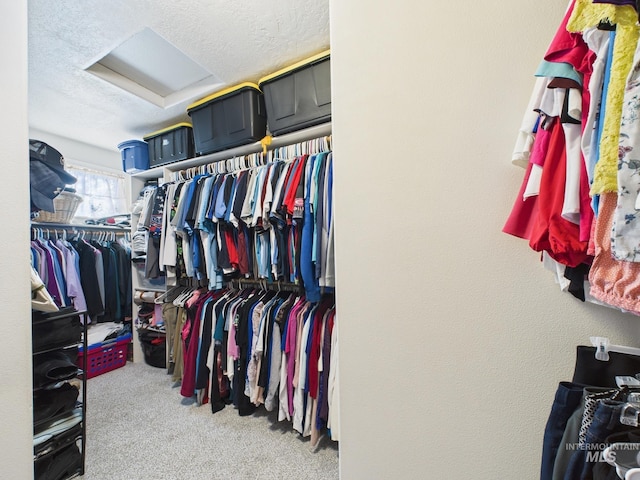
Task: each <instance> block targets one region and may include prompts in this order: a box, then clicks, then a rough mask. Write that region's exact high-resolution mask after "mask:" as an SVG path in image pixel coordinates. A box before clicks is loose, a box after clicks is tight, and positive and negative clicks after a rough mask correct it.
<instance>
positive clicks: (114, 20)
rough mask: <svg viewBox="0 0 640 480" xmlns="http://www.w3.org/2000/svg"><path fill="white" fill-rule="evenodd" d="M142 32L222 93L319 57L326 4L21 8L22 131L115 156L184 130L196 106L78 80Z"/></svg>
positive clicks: (150, 1) (121, 0) (266, 0)
mask: <svg viewBox="0 0 640 480" xmlns="http://www.w3.org/2000/svg"><path fill="white" fill-rule="evenodd" d="M145 27H148V28H151V29H152V30H154V31H155V32H156V33H158V34H159V35H160V36H162V37H163V38H165V39H166V40H168V41H169V42H170V43H172V44H173V45H175V46H176V47H178V48H179V49H180V50H182V51H183V52H184V53H185V54H186V55H187V56H189V57H191V58H192V59H193V60H195V61H196V62H198V63H199V64H200V65H202V66H203V67H205V68H206V69H207V70H209V71H210V72H211V73H213V74H214V75H215V76H217V77H218V78H220V79H221V80H222V81H223V82H224V83H225V85H224V87H227V86H232V85H234V84H237V83H240V82H244V81H253V82H257V80H258V79H259V78H260V77H261V76H264V75H266V74H268V73H271V72H273V71H275V70H277V69H279V68H282V67H285V66H287V65H289V64H291V63H294V62H296V61H298V60H300V59H303V58H306V57H308V56H311V55H313V54H315V53H317V52H320V51H322V50H324V49H326V48H328V47H329V2H328V0H263V1H256V0H254V1H251V0H233V1H231V2H230V1H222V0H172V1H158V0H155V1H154V0H110V1H107V2H105V1H104V0H82V1H77V0H57V1H51V0H29V125H30V127H32V128H35V129H38V130H42V131H45V132H50V133H53V134H56V135H59V136H63V137H67V138H71V139H73V140H78V141H81V142H84V143H89V144H92V145H96V146H100V147H103V148H108V149H111V150H116V146H117V144H118V143H120V142H121V141H124V140H129V139H133V138H142V137H143V136H144V135H145V134H147V133H150V132H153V131H155V130H158V129H160V128H164V127H166V126H169V125H172V124H174V123H178V122H181V121H185V120H186V121H188V120H189V117H188V116H187V114H186V106H187V105H189V104H190V103H192V102H193V101H194V100H198V98H192V99H189V100H187V101H184V102H182V103H179V104H177V105H175V106H172V107H170V108H167V109H163V108H160V107H157V106H155V105H153V104H151V103H149V102H147V101H145V100H142V99H140V98H138V97H136V96H135V95H133V94H131V93H128V92H125V91H124V90H121V89H119V88H118V87H115V86H113V85H111V84H109V83H107V82H105V81H103V80H101V79H99V78H97V77H95V76H93V75H92V74H90V73H87V72H85V71H84V69H85V68H87V67H88V66H90V65H91V64H93V63H94V62H96V61H97V60H99V59H100V58H102V57H103V56H104V55H105V54H106V53H108V52H109V51H111V50H112V49H113V48H115V47H116V46H118V45H119V44H120V43H122V42H123V41H124V40H126V39H127V38H129V37H131V36H132V35H134V34H135V33H137V32H139V31H140V30H142V29H143V28H145ZM224 87H221V88H224ZM208 93H210V92H208ZM202 96H203V95H201V96H200V97H202Z"/></svg>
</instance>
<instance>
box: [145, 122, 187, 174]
mask: <svg viewBox="0 0 640 480" xmlns="http://www.w3.org/2000/svg"><path fill="white" fill-rule="evenodd" d="M143 138H144V140H145V141H146V142H147V144H148V145H149V167H151V168H152V167H158V166H160V165H166V164H167V163H172V162H179V161H180V160H186V159H187V158H193V157H194V147H193V129H192V127H191V125H190V124H188V123H178V124H177V125H172V126H171V127H167V128H164V129H162V130H158V131H157V132H153V133H150V134H149V135H147V136H145V137H143Z"/></svg>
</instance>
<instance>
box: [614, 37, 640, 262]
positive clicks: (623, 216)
mask: <svg viewBox="0 0 640 480" xmlns="http://www.w3.org/2000/svg"><path fill="white" fill-rule="evenodd" d="M639 194H640V54H639V50H638V49H637V50H636V53H635V58H634V66H633V70H632V71H631V73H630V74H629V78H628V80H627V86H626V88H625V92H624V102H623V107H622V119H621V122H620V143H619V146H618V201H617V205H616V210H615V214H614V219H613V226H612V229H611V253H612V255H613V256H614V258H616V259H618V260H626V261H629V262H640V208H638V207H640V198H639Z"/></svg>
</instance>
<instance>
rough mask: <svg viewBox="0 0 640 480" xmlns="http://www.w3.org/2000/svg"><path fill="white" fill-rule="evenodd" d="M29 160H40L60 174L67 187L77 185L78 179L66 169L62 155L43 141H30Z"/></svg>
mask: <svg viewBox="0 0 640 480" xmlns="http://www.w3.org/2000/svg"><path fill="white" fill-rule="evenodd" d="M29 160H38V161H40V162H42V163H43V164H45V165H46V166H47V167H49V168H50V169H52V170H53V171H54V172H55V173H57V174H58V176H59V177H60V179H61V180H62V181H63V182H64V183H65V185H68V184H71V183H76V181H77V179H76V177H74V176H73V175H71V174H69V173H67V172H66V171H65V169H64V157H63V156H62V154H61V153H60V152H59V151H58V150H56V149H55V148H53V147H52V146H51V145H48V144H46V143H45V142H43V141H41V140H33V139H29Z"/></svg>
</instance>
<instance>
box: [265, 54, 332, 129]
mask: <svg viewBox="0 0 640 480" xmlns="http://www.w3.org/2000/svg"><path fill="white" fill-rule="evenodd" d="M258 84H259V86H260V89H261V90H262V92H263V93H264V100H265V106H266V108H267V124H268V126H269V131H270V132H271V134H272V135H282V134H283V133H289V132H293V131H296V130H300V129H302V128H307V127H312V126H313V125H318V124H320V123H326V122H329V121H331V61H330V54H329V51H325V52H322V53H319V54H317V55H314V56H313V57H311V58H308V59H306V60H303V61H301V62H298V63H296V64H294V65H291V66H289V67H287V68H284V69H282V70H279V71H277V72H275V73H272V74H271V75H268V76H266V77H263V78H261V79H260V81H259V83H258Z"/></svg>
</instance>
